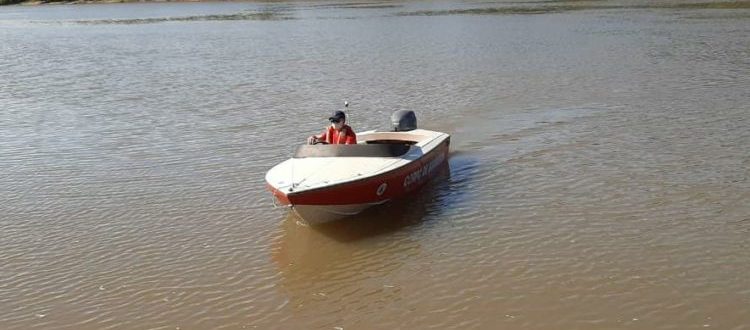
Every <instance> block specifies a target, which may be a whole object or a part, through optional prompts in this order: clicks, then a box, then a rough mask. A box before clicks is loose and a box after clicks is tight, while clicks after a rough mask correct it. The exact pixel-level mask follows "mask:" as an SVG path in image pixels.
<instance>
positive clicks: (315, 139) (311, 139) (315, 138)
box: [307, 135, 318, 144]
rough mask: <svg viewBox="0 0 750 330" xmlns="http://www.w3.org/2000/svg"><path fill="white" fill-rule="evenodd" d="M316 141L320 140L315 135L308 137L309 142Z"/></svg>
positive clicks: (313, 142)
mask: <svg viewBox="0 0 750 330" xmlns="http://www.w3.org/2000/svg"><path fill="white" fill-rule="evenodd" d="M315 142H318V138H317V137H315V135H311V136H310V137H309V138H307V144H315Z"/></svg>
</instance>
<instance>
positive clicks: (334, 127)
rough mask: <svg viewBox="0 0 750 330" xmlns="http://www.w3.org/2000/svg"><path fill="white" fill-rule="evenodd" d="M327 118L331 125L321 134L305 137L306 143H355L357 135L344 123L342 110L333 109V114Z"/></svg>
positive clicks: (344, 116) (344, 115)
mask: <svg viewBox="0 0 750 330" xmlns="http://www.w3.org/2000/svg"><path fill="white" fill-rule="evenodd" d="M328 120H329V121H330V122H331V126H329V127H328V128H327V129H326V130H325V131H323V133H322V134H320V135H313V136H311V137H309V138H307V143H308V144H317V143H325V144H357V135H356V134H354V130H353V129H352V128H351V127H349V125H347V124H346V114H345V113H344V112H343V111H341V110H338V111H335V112H334V113H333V116H331V117H329V118H328Z"/></svg>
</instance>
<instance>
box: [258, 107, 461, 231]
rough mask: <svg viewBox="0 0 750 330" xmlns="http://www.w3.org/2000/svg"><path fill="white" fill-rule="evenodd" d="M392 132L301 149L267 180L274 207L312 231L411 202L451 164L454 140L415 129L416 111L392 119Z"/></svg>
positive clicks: (402, 113)
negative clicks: (386, 205)
mask: <svg viewBox="0 0 750 330" xmlns="http://www.w3.org/2000/svg"><path fill="white" fill-rule="evenodd" d="M391 122H392V123H393V130H392V131H377V130H373V131H366V132H361V133H358V134H357V140H358V143H357V144H328V145H326V144H317V145H302V146H300V147H299V148H298V149H297V151H296V153H295V154H294V156H293V157H292V158H290V159H288V160H285V161H283V162H282V163H280V164H278V165H276V166H274V167H273V168H271V170H269V171H268V173H267V174H266V186H267V188H268V190H270V191H271V193H272V194H273V199H274V204H275V205H283V206H286V207H289V208H291V209H292V210H293V211H294V212H295V213H296V214H297V215H298V216H299V217H300V218H302V219H303V220H304V221H305V222H307V223H308V224H311V225H316V224H321V223H325V222H330V221H334V220H337V219H341V218H344V217H348V216H352V215H356V214H358V213H360V212H362V211H364V210H365V209H367V208H369V207H372V206H375V205H379V204H383V203H386V202H388V201H390V200H394V199H400V198H405V197H408V196H410V195H412V194H414V193H416V192H417V190H418V189H419V188H421V187H422V186H424V184H425V183H427V182H428V181H430V179H432V178H433V177H435V176H436V175H437V174H438V173H439V172H440V171H439V170H440V168H442V167H443V165H445V164H447V161H448V149H449V146H450V135H448V134H446V133H441V132H436V131H430V130H425V129H419V128H417V119H416V115H415V114H414V112H413V111H407V110H400V111H396V112H395V113H394V114H393V115H392V116H391Z"/></svg>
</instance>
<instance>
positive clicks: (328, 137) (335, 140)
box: [323, 125, 357, 144]
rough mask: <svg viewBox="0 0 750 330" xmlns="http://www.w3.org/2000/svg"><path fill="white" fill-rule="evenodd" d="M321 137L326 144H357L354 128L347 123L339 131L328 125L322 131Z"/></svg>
mask: <svg viewBox="0 0 750 330" xmlns="http://www.w3.org/2000/svg"><path fill="white" fill-rule="evenodd" d="M323 139H325V141H326V142H328V144H357V135H356V134H354V130H352V128H351V127H349V125H344V127H342V128H341V131H337V130H336V129H335V128H333V127H330V126H329V127H328V129H326V131H325V132H323Z"/></svg>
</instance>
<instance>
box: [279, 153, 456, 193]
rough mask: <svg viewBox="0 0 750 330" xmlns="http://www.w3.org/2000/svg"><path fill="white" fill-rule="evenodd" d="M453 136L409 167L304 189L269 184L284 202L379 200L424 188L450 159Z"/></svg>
mask: <svg viewBox="0 0 750 330" xmlns="http://www.w3.org/2000/svg"><path fill="white" fill-rule="evenodd" d="M449 145H450V138H448V139H446V140H445V141H444V142H443V143H441V144H440V145H439V146H437V147H435V148H434V149H432V150H431V151H430V152H429V153H427V154H425V155H423V156H422V157H420V158H419V159H417V160H415V161H413V162H411V163H409V164H408V165H406V166H403V167H400V168H397V169H395V170H392V171H390V172H386V173H383V174H381V175H378V176H374V177H369V178H366V179H362V180H357V181H352V182H346V183H342V184H337V185H333V186H328V187H323V188H318V189H313V190H306V191H302V192H299V193H297V192H282V191H280V190H278V189H275V188H273V187H271V185H267V187H268V189H269V190H271V192H272V193H273V195H274V196H275V197H276V198H277V200H278V201H279V202H280V203H281V204H282V205H289V204H291V205H345V204H363V203H378V202H382V201H386V200H391V199H397V198H400V197H403V196H404V195H406V194H407V193H409V192H412V191H414V190H417V189H419V188H421V187H422V186H423V185H424V184H425V183H427V182H428V181H430V179H432V178H433V177H434V176H435V175H437V174H438V172H439V168H440V167H441V166H442V165H443V164H445V163H446V162H447V161H448V150H449Z"/></svg>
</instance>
